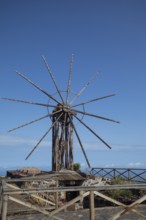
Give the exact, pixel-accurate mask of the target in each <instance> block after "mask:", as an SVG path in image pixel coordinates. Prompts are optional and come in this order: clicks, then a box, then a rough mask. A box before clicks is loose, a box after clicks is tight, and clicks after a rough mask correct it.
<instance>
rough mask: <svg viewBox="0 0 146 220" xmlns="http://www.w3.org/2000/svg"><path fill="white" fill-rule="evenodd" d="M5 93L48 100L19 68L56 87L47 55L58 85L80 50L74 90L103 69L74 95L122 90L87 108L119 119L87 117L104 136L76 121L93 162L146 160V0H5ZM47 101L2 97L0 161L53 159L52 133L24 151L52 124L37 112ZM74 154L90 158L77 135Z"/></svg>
mask: <svg viewBox="0 0 146 220" xmlns="http://www.w3.org/2000/svg"><path fill="white" fill-rule="evenodd" d="M0 30H1V34H0V58H1V59H0V60H1V65H0V96H1V98H3V97H10V98H15V99H23V100H29V101H36V102H44V103H48V98H47V97H46V96H45V95H44V94H42V93H40V92H39V91H38V90H37V89H35V88H33V87H32V86H31V85H30V84H28V83H27V82H25V80H23V79H22V78H21V77H19V76H18V75H17V74H16V72H15V71H16V70H18V71H20V72H22V73H23V74H24V75H25V76H27V77H28V78H30V79H31V80H32V81H33V82H35V83H36V84H38V85H39V86H40V87H42V88H43V89H45V90H46V91H47V92H49V93H50V94H54V95H55V96H56V94H55V92H56V90H55V87H54V85H53V83H52V81H51V79H50V77H49V75H48V73H47V70H46V68H45V65H44V63H43V60H42V57H41V55H42V54H43V55H45V57H46V59H47V62H48V63H49V65H50V68H51V71H52V73H53V75H54V76H55V79H56V81H57V82H58V85H59V88H60V89H61V90H62V91H64V90H66V88H67V80H68V73H69V63H70V59H71V54H74V64H73V75H72V84H71V90H72V96H73V94H74V93H77V92H78V91H79V90H80V89H81V88H82V87H83V86H84V84H85V83H86V82H87V81H88V80H89V79H90V78H91V77H92V76H93V75H94V74H95V73H96V72H97V71H99V72H100V74H99V75H98V77H97V79H96V80H95V81H94V82H93V83H92V84H91V85H90V86H89V87H88V88H87V89H86V90H85V91H84V92H83V94H82V95H81V96H80V98H79V99H78V100H77V101H76V103H78V102H81V101H86V100H89V99H91V98H96V97H100V96H104V95H109V94H113V93H116V96H115V97H111V98H109V99H105V100H101V101H98V102H94V103H91V104H88V105H86V111H88V112H90V113H93V114H97V115H101V116H104V117H108V118H113V119H115V120H118V121H120V122H121V123H120V124H114V123H112V122H108V121H103V120H100V119H95V118H91V117H87V116H86V117H84V121H85V122H86V123H88V125H90V126H91V128H92V129H93V130H94V131H96V132H97V134H99V135H100V136H101V137H102V138H103V139H104V140H105V141H106V142H108V143H109V144H110V145H111V146H112V150H109V149H107V148H106V147H105V146H104V145H103V144H102V143H101V142H100V141H99V140H97V139H96V138H95V137H94V136H93V135H92V134H90V133H89V132H88V131H87V129H85V128H83V127H82V126H80V125H79V124H76V127H77V130H78V132H79V133H80V138H81V140H82V142H83V145H84V147H85V150H86V152H87V154H88V158H89V160H90V163H91V166H97V167H99V166H100V167H101V166H102V167H103V166H104V167H105V166H106V167H111V166H114V167H128V166H130V167H146V161H145V155H146V139H145V131H146V116H145V112H146V86H145V84H146V40H145V39H146V1H145V0H122V1H120V0H110V1H108V0H96V1H94V0H92V1H87V0H84V1H83V0H78V1H71V0H61V1H57V0H43V1H38V0H29V1H28V0H27V1H23V0H21V1H18V0H13V1H8V0H5V1H0ZM46 113H47V109H46V108H44V107H39V106H32V105H25V104H21V103H14V102H7V101H4V100H2V99H1V101H0V121H1V123H0V124H1V126H0V168H3V167H14V166H50V165H51V134H49V135H48V136H47V138H46V139H45V140H44V141H43V142H42V144H41V145H40V146H39V147H38V148H37V150H36V151H35V152H34V154H33V155H32V156H31V157H30V158H29V159H28V160H27V161H25V157H26V155H27V154H28V153H29V151H30V150H31V149H32V147H33V146H34V145H35V143H36V142H37V141H38V140H39V139H40V138H41V137H42V136H43V134H44V133H45V132H46V130H47V128H48V127H49V126H50V125H51V122H50V120H48V119H44V120H42V121H40V122H37V123H34V124H33V125H30V126H27V127H25V128H22V129H19V130H17V131H15V132H11V133H8V132H7V131H8V130H9V129H10V128H13V127H16V126H17V125H21V124H23V123H25V122H28V121H31V120H33V119H36V118H39V117H41V116H43V115H45V114H46ZM74 160H75V162H80V163H81V164H82V165H83V166H85V167H86V166H87V164H86V161H85V159H84V157H83V155H82V152H81V149H80V146H79V144H78V142H77V140H76V138H75V139H74Z"/></svg>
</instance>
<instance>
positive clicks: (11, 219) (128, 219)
mask: <svg viewBox="0 0 146 220" xmlns="http://www.w3.org/2000/svg"><path fill="white" fill-rule="evenodd" d="M120 210H122V209H121V208H119V207H106V208H96V209H95V220H110V219H111V217H112V216H113V215H114V214H116V213H118V212H119V211H120ZM137 210H138V211H139V212H141V214H143V215H144V216H145V218H143V217H141V216H139V215H137V214H136V213H134V212H127V213H126V214H125V215H124V216H122V217H120V218H118V219H119V220H145V219H146V205H140V206H138V208H137ZM56 216H57V217H60V218H61V219H63V220H89V219H90V214H89V210H88V209H84V210H79V211H66V212H60V213H59V214H56ZM26 219H27V220H48V219H49V220H54V219H55V218H52V217H45V216H44V215H42V214H28V215H23V214H21V215H18V214H17V215H14V216H8V217H7V220H26Z"/></svg>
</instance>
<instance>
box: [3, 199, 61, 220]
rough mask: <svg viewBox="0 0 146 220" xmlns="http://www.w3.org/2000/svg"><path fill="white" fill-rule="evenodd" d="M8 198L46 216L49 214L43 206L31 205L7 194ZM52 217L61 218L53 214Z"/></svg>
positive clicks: (58, 219) (59, 219)
mask: <svg viewBox="0 0 146 220" xmlns="http://www.w3.org/2000/svg"><path fill="white" fill-rule="evenodd" d="M8 198H9V200H11V201H13V202H16V203H19V204H21V205H23V206H26V207H28V208H31V209H34V210H35V211H38V212H41V213H43V214H44V215H46V216H50V213H49V212H48V211H46V210H45V209H43V208H40V207H39V206H36V205H32V204H31V203H29V202H24V201H22V200H20V199H16V198H14V197H12V196H8ZM53 218H55V219H57V220H62V219H61V218H59V217H57V216H53ZM2 220H5V219H2Z"/></svg>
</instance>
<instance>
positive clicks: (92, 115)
mask: <svg viewBox="0 0 146 220" xmlns="http://www.w3.org/2000/svg"><path fill="white" fill-rule="evenodd" d="M74 112H77V113H80V114H83V115H88V116H91V117H95V118H99V119H103V120H106V121H111V122H114V123H120V122H119V121H115V120H113V119H110V118H105V117H102V116H99V115H94V114H90V113H88V112H83V111H79V110H75V109H73V111H72V114H74Z"/></svg>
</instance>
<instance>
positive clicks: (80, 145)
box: [68, 114, 91, 168]
mask: <svg viewBox="0 0 146 220" xmlns="http://www.w3.org/2000/svg"><path fill="white" fill-rule="evenodd" d="M68 116H69V118H70V122H71V124H72V127H73V129H74V131H75V134H76V137H77V139H78V141H79V144H80V147H81V149H82V152H83V154H84V157H85V159H86V162H87V164H88V167H89V168H91V166H90V163H89V160H88V158H87V155H86V152H85V150H84V147H83V145H82V142H81V140H80V137H79V135H78V132H77V130H76V128H75V125H74V123H73V120H72V118H71V115H70V114H68Z"/></svg>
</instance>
